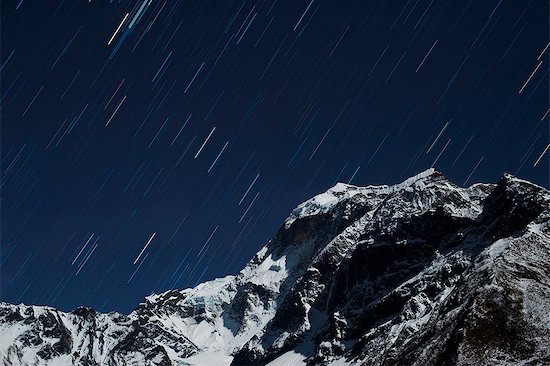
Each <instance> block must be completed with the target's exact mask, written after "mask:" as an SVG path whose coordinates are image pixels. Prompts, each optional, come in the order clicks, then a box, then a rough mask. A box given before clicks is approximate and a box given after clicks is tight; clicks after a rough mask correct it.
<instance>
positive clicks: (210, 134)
mask: <svg viewBox="0 0 550 366" xmlns="http://www.w3.org/2000/svg"><path fill="white" fill-rule="evenodd" d="M215 130H216V127H215V126H214V128H213V129H212V131H210V133H209V134H208V136H207V137H206V140H204V142H203V143H202V145H201V147H200V149H199V151H197V153H196V154H195V157H194V158H193V159H196V158H197V157H198V156H199V154H200V153H201V151H202V149H203V148H204V145H206V143H207V142H208V140H209V139H210V136H212V134H213V133H214V131H215Z"/></svg>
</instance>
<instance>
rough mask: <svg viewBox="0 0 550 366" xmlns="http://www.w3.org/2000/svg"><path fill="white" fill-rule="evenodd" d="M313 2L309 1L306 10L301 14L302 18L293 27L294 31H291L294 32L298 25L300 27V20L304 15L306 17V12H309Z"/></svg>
mask: <svg viewBox="0 0 550 366" xmlns="http://www.w3.org/2000/svg"><path fill="white" fill-rule="evenodd" d="M313 1H314V0H311V1H310V2H309V5H308V6H307V8H306V10H305V11H304V13H303V14H302V16H301V17H300V19H299V20H298V23H296V25H295V26H294V29H293V30H296V28H298V25H300V22H301V21H302V19H304V15H306V13H307V11H308V10H309V8H310V7H311V4H313Z"/></svg>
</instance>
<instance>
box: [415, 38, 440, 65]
mask: <svg viewBox="0 0 550 366" xmlns="http://www.w3.org/2000/svg"><path fill="white" fill-rule="evenodd" d="M436 43H437V39H436V40H435V42H434V44H433V45H432V48H430V50H429V51H428V53H427V54H426V56H424V59H423V60H422V62H421V63H420V65H418V68H417V69H416V71H415V72H418V70H420V68H421V67H422V65H424V61H426V59H427V58H428V56H429V55H430V53H431V52H432V50H433V49H434V47H435V44H436Z"/></svg>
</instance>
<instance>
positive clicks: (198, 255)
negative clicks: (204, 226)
mask: <svg viewBox="0 0 550 366" xmlns="http://www.w3.org/2000/svg"><path fill="white" fill-rule="evenodd" d="M219 227H220V225H217V226H216V228H215V229H214V231H212V234H210V236H209V237H208V239H207V240H206V243H204V245H203V246H202V248H201V250H200V252H199V254H197V257H200V255H201V253H202V251H203V250H204V248H206V245H207V244H208V243H209V242H210V239H212V237H213V236H214V234H215V233H216V231H217V230H218V228H219Z"/></svg>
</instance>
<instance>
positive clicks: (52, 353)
mask: <svg viewBox="0 0 550 366" xmlns="http://www.w3.org/2000/svg"><path fill="white" fill-rule="evenodd" d="M549 218H550V193H549V192H548V191H547V190H546V189H544V188H542V187H539V186H537V185H534V184H532V183H529V182H527V181H523V180H521V179H518V178H515V177H513V176H510V175H506V174H505V175H504V176H503V177H502V178H501V179H500V181H499V182H498V183H497V184H475V185H473V186H471V187H469V188H460V187H457V186H456V185H454V184H453V183H451V182H449V181H448V180H447V179H446V178H445V177H444V176H443V175H442V174H441V173H439V172H437V171H435V170H433V169H430V170H427V171H425V172H423V173H420V174H418V175H416V176H414V177H412V178H409V179H407V180H406V181H405V182H403V183H401V184H397V185H394V186H369V187H355V186H350V185H345V184H341V183H339V184H337V185H336V186H334V187H333V188H331V189H329V190H328V191H327V192H325V193H323V194H320V195H318V196H316V197H314V198H312V199H310V200H308V201H306V202H304V203H302V204H301V205H299V206H298V207H297V208H296V209H295V210H293V211H292V213H291V214H290V216H289V217H288V218H287V219H286V220H285V222H284V224H283V225H282V227H281V228H280V230H279V231H278V232H277V234H276V235H275V237H274V238H273V239H272V240H271V241H270V242H269V243H268V244H267V245H266V246H264V247H263V248H262V249H261V250H260V251H259V252H258V253H257V254H256V255H255V257H254V258H253V259H252V260H251V261H250V262H249V263H248V264H247V266H246V267H245V268H244V269H243V270H242V271H241V272H240V273H239V274H238V275H236V276H227V277H225V278H221V279H217V280H213V281H209V282H205V283H203V284H200V285H198V286H197V287H196V288H192V289H186V290H183V291H168V292H165V293H163V294H159V295H151V296H149V297H147V298H145V300H144V302H143V303H141V304H139V306H138V307H137V308H136V310H134V311H133V312H132V313H131V314H129V315H121V314H116V313H110V314H101V313H97V312H95V311H94V310H92V309H89V308H78V309H76V310H75V311H73V312H72V313H64V312H60V311H57V310H55V309H53V308H49V307H43V306H25V305H10V304H6V303H2V304H0V361H1V363H2V364H4V365H48V366H50V365H230V364H231V365H266V364H271V365H288V364H291V363H292V364H294V365H299V364H302V365H495V364H499V365H516V364H524V365H543V364H549V363H550V220H549Z"/></svg>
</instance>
